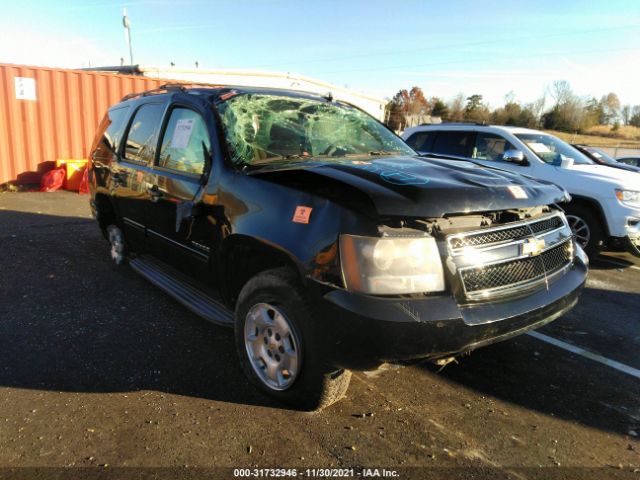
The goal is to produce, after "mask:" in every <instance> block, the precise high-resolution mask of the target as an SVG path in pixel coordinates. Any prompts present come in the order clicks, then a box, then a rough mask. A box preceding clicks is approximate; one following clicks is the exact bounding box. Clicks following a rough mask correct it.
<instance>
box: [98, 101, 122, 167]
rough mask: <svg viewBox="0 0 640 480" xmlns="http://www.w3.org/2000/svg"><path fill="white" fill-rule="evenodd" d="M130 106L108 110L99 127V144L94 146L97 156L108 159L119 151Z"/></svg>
mask: <svg viewBox="0 0 640 480" xmlns="http://www.w3.org/2000/svg"><path fill="white" fill-rule="evenodd" d="M128 111H129V106H126V107H120V108H114V109H111V110H109V111H108V112H107V114H106V115H105V116H104V118H103V119H102V122H101V123H100V127H98V138H97V139H96V140H97V144H96V145H95V147H94V149H93V150H94V153H93V156H94V157H95V158H103V159H108V158H111V156H112V155H114V154H115V153H116V152H117V151H118V145H119V144H120V138H121V137H122V131H123V129H124V124H125V120H126V118H127V112H128Z"/></svg>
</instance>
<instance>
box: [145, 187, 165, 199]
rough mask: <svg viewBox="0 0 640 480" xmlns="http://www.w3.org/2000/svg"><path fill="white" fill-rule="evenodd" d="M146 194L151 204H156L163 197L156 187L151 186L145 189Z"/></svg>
mask: <svg viewBox="0 0 640 480" xmlns="http://www.w3.org/2000/svg"><path fill="white" fill-rule="evenodd" d="M147 193H148V194H149V196H150V197H151V201H152V202H157V201H158V200H159V199H160V198H161V197H162V195H163V193H162V192H161V191H160V189H158V186H157V185H153V186H151V187H149V188H147Z"/></svg>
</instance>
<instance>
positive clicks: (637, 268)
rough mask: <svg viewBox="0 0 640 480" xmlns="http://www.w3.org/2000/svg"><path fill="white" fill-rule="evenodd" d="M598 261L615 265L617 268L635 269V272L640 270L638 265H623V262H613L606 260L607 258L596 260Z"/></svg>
mask: <svg viewBox="0 0 640 480" xmlns="http://www.w3.org/2000/svg"><path fill="white" fill-rule="evenodd" d="M596 260H597V261H598V262H605V263H609V264H611V265H615V266H617V267H620V268H633V269H634V270H640V267H638V266H636V265H629V264H626V263H622V262H616V261H615V260H611V259H609V258H606V257H598V258H596Z"/></svg>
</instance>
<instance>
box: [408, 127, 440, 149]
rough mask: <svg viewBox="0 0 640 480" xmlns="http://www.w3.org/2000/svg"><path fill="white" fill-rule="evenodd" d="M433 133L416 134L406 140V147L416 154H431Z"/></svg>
mask: <svg viewBox="0 0 640 480" xmlns="http://www.w3.org/2000/svg"><path fill="white" fill-rule="evenodd" d="M434 137H435V132H416V133H414V134H413V135H411V136H410V137H409V138H407V145H409V146H410V147H411V148H413V149H414V150H416V151H418V152H431V150H432V146H433V139H434Z"/></svg>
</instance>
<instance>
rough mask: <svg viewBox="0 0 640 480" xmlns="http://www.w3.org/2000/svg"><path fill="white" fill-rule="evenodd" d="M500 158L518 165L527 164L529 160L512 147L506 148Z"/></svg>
mask: <svg viewBox="0 0 640 480" xmlns="http://www.w3.org/2000/svg"><path fill="white" fill-rule="evenodd" d="M502 160H504V161H505V162H512V163H517V164H518V165H529V162H528V161H527V159H526V158H525V156H524V153H522V152H521V151H520V150H516V149H512V150H507V151H506V152H504V154H503V155H502Z"/></svg>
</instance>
